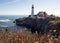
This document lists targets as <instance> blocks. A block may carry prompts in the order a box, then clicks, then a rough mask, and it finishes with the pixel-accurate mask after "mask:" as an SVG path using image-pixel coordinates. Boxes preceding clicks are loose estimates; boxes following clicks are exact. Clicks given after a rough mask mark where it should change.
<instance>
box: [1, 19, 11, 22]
mask: <svg viewBox="0 0 60 43" xmlns="http://www.w3.org/2000/svg"><path fill="white" fill-rule="evenodd" d="M10 21H11V20H9V19H4V20H0V22H10Z"/></svg>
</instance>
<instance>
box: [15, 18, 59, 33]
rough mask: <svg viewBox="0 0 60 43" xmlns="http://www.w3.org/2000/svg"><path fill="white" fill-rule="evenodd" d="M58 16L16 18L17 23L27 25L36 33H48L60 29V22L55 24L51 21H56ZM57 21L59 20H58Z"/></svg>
mask: <svg viewBox="0 0 60 43" xmlns="http://www.w3.org/2000/svg"><path fill="white" fill-rule="evenodd" d="M54 20H56V18H49V17H46V18H44V19H42V18H40V19H38V18H30V17H27V18H25V19H23V18H22V19H16V20H15V21H16V25H19V26H25V27H26V28H28V29H29V30H31V32H32V33H35V31H37V32H38V34H39V33H42V34H43V33H48V32H49V30H57V31H60V22H59V23H56V24H55V25H53V23H50V21H54ZM56 21H57V20H56Z"/></svg>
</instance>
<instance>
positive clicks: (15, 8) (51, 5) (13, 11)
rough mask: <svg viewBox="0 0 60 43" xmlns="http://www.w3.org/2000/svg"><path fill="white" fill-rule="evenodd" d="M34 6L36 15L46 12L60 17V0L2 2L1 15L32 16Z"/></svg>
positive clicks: (0, 3)
mask: <svg viewBox="0 0 60 43" xmlns="http://www.w3.org/2000/svg"><path fill="white" fill-rule="evenodd" d="M32 4H34V13H35V14H37V13H38V12H40V11H45V12H47V13H48V14H54V15H56V16H60V0H0V15H30V14H31V6H32Z"/></svg>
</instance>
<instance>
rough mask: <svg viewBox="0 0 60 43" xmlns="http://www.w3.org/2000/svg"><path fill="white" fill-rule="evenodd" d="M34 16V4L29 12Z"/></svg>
mask: <svg viewBox="0 0 60 43" xmlns="http://www.w3.org/2000/svg"><path fill="white" fill-rule="evenodd" d="M33 16H34V5H32V12H31V17H33Z"/></svg>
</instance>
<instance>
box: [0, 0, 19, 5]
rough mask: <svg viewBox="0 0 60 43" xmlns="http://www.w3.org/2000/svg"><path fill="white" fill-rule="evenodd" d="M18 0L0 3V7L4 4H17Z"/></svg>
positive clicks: (7, 0)
mask: <svg viewBox="0 0 60 43" xmlns="http://www.w3.org/2000/svg"><path fill="white" fill-rule="evenodd" d="M18 1H20V0H6V1H4V0H3V1H1V3H0V5H5V4H11V3H15V2H18Z"/></svg>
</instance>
